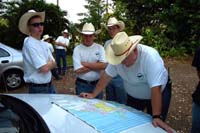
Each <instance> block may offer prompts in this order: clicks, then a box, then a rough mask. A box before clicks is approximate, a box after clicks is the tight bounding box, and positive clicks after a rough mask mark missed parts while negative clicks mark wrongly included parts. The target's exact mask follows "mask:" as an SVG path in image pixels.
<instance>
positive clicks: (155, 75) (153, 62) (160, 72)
mask: <svg viewBox="0 0 200 133" xmlns="http://www.w3.org/2000/svg"><path fill="white" fill-rule="evenodd" d="M147 59H148V60H147V61H146V62H145V64H146V66H145V71H146V77H147V83H148V85H149V87H150V88H152V87H155V86H159V85H162V84H163V81H165V78H166V77H167V75H166V69H165V67H164V64H163V61H162V58H161V57H160V56H159V54H157V55H153V56H152V55H149V57H148V58H147Z"/></svg>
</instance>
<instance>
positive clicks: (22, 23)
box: [18, 10, 45, 35]
mask: <svg viewBox="0 0 200 133" xmlns="http://www.w3.org/2000/svg"><path fill="white" fill-rule="evenodd" d="M33 16H40V17H41V19H42V21H43V22H44V18H45V12H36V11H35V10H29V11H28V12H26V13H24V15H22V16H21V18H20V20H19V25H18V27H19V30H20V31H21V32H22V33H24V34H26V35H30V31H29V29H28V21H29V19H30V18H31V17H33Z"/></svg>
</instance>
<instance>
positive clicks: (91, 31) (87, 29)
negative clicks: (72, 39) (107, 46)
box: [77, 23, 101, 35]
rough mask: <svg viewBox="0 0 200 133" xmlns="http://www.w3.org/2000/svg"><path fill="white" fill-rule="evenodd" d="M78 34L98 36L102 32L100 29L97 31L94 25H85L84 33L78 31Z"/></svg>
mask: <svg viewBox="0 0 200 133" xmlns="http://www.w3.org/2000/svg"><path fill="white" fill-rule="evenodd" d="M77 30H78V29H77ZM78 32H79V33H81V34H84V35H92V34H95V35H97V34H99V33H100V32H101V30H100V29H99V30H96V31H95V28H94V26H93V24H92V23H85V24H84V25H83V28H82V31H80V30H78Z"/></svg>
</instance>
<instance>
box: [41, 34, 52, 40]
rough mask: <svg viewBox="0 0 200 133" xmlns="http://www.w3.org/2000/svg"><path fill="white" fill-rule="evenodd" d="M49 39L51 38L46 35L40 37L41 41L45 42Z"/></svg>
mask: <svg viewBox="0 0 200 133" xmlns="http://www.w3.org/2000/svg"><path fill="white" fill-rule="evenodd" d="M50 38H52V37H51V36H49V35H48V34H46V35H44V36H43V37H42V40H43V41H45V40H47V39H50Z"/></svg>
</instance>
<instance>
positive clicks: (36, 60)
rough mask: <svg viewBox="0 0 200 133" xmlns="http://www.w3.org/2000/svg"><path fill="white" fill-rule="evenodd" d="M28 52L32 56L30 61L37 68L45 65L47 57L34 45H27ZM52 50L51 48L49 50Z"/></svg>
mask: <svg viewBox="0 0 200 133" xmlns="http://www.w3.org/2000/svg"><path fill="white" fill-rule="evenodd" d="M26 50H27V54H28V55H29V57H30V60H31V61H30V63H31V64H32V65H33V66H34V67H35V68H36V69H39V68H40V67H42V66H43V65H45V64H46V63H47V62H46V59H45V58H44V57H43V56H42V55H41V54H40V53H39V52H38V50H37V49H36V48H34V47H26ZM49 51H50V50H49Z"/></svg>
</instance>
